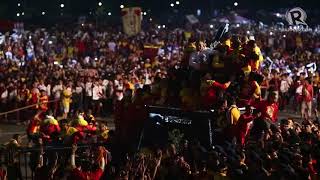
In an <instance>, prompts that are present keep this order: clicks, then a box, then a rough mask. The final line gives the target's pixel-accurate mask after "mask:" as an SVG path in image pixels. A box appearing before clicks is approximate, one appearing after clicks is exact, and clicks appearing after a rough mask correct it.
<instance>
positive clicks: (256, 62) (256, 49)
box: [254, 46, 263, 69]
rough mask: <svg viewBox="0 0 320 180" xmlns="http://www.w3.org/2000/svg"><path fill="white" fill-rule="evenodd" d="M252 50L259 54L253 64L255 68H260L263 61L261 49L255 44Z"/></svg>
mask: <svg viewBox="0 0 320 180" xmlns="http://www.w3.org/2000/svg"><path fill="white" fill-rule="evenodd" d="M254 52H255V53H256V54H257V55H258V56H259V59H258V61H255V64H254V66H255V69H259V68H260V64H261V63H262V61H263V56H262V54H261V50H260V48H259V47H258V46H256V47H255V48H254Z"/></svg>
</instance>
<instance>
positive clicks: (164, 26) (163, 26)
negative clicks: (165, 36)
mask: <svg viewBox="0 0 320 180" xmlns="http://www.w3.org/2000/svg"><path fill="white" fill-rule="evenodd" d="M151 20H152V19H151ZM161 27H162V28H166V25H162V26H161V25H158V29H161Z"/></svg>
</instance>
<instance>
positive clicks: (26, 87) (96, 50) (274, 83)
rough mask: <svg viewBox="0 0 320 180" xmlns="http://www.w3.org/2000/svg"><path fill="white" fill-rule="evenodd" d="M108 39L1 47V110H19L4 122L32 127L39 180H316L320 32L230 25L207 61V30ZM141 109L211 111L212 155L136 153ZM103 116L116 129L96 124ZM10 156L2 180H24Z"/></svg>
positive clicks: (52, 38) (183, 145)
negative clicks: (296, 115) (281, 115)
mask: <svg viewBox="0 0 320 180" xmlns="http://www.w3.org/2000/svg"><path fill="white" fill-rule="evenodd" d="M106 29H107V30H101V29H97V28H95V27H93V26H80V27H76V28H71V29H67V30H66V29H64V28H61V27H57V28H55V29H49V30H46V29H35V30H32V31H24V32H14V33H13V34H11V35H10V34H7V35H6V37H5V39H4V42H3V44H1V45H0V111H1V112H6V111H10V110H13V109H19V108H22V110H21V111H17V112H14V113H10V114H0V115H1V119H0V120H1V121H9V122H11V121H12V120H13V119H16V120H17V121H18V122H27V124H28V128H27V136H28V140H29V145H30V146H32V147H33V148H34V151H32V153H31V155H30V160H29V161H30V163H29V166H30V169H31V170H32V172H33V173H34V178H35V179H62V178H66V177H68V178H70V179H71V178H76V179H104V178H105V179H108V178H109V179H244V178H248V179H258V178H262V179H292V178H294V179H317V178H318V174H317V173H318V172H319V168H320V165H319V163H318V162H319V161H320V159H319V158H320V157H319V155H318V151H319V150H320V149H319V146H318V143H319V140H320V139H319V138H320V136H319V135H320V133H319V132H320V130H319V126H320V125H319V121H318V109H319V107H320V106H319V105H318V102H319V100H320V99H319V98H320V96H319V85H320V76H319V72H318V71H317V68H316V67H317V65H320V36H319V34H318V33H316V32H314V31H308V32H298V31H281V30H279V29H274V28H264V29H260V28H259V27H255V26H251V27H248V26H241V27H237V26H235V27H231V29H230V31H229V32H228V33H226V34H224V35H223V36H222V37H221V39H220V42H219V43H218V44H217V46H216V47H215V49H214V50H211V49H208V47H207V46H209V43H211V41H212V39H213V38H214V34H215V31H214V29H215V30H217V29H218V28H212V27H211V26H205V25H203V26H199V27H197V28H196V27H194V28H192V27H188V28H186V29H169V28H168V29H165V28H163V29H156V28H149V29H148V30H143V31H142V32H141V33H140V34H138V35H137V36H134V37H127V36H126V35H125V34H123V33H121V32H119V31H117V29H116V28H114V29H112V28H106ZM206 43H207V44H206ZM207 52H209V53H207ZM145 105H158V106H164V107H178V108H181V109H182V110H183V111H195V110H211V109H214V112H213V116H214V117H213V118H212V124H213V130H212V133H213V134H214V137H215V139H214V144H213V145H212V147H209V148H208V147H204V146H203V145H202V142H201V141H199V140H198V139H196V138H193V139H182V140H180V141H179V142H178V143H177V142H175V143H173V142H169V141H168V143H167V145H166V146H159V145H158V144H157V142H156V140H155V142H154V145H153V146H151V147H144V148H143V149H142V150H140V151H139V152H136V147H137V144H138V143H139V142H138V139H139V137H140V133H141V130H142V129H143V127H144V124H145V121H146V120H147V119H148V112H147V110H146V108H145ZM26 106H28V107H29V106H30V107H29V108H27V109H24V107H26ZM239 107H240V108H242V107H244V108H245V112H244V113H241V112H240V108H239ZM279 111H289V112H291V113H299V114H300V115H301V118H300V120H299V121H298V122H295V121H296V119H292V118H287V119H281V120H279V119H278V114H279ZM110 115H112V117H113V119H114V123H115V130H110V129H109V128H108V126H107V124H105V123H103V122H97V121H96V119H95V117H97V116H99V117H105V116H110ZM194 137H196V134H195V136H194ZM77 144H78V147H77ZM92 144H94V145H92ZM47 146H52V147H55V148H56V147H72V148H70V149H72V151H70V149H69V150H66V149H64V150H63V151H55V152H54V153H52V151H50V149H49V148H48V149H46V147H47ZM12 147H16V148H21V142H20V136H19V135H16V136H14V138H13V139H12V140H11V141H10V142H9V143H8V144H6V148H12ZM10 152H11V151H10ZM16 153H17V152H14V153H13V154H14V155H16ZM11 155H12V154H11ZM10 157H11V158H7V159H6V160H5V161H4V162H5V163H4V164H5V165H6V171H5V170H3V169H1V171H0V178H1V179H4V176H5V175H7V176H8V178H9V179H22V178H23V177H22V174H21V171H20V170H19V167H18V161H19V160H18V159H19V158H18V156H17V155H16V156H13V158H12V156H10Z"/></svg>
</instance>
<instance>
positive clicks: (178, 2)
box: [170, 1, 180, 7]
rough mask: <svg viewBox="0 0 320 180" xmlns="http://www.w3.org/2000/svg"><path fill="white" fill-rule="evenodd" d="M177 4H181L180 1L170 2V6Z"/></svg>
mask: <svg viewBox="0 0 320 180" xmlns="http://www.w3.org/2000/svg"><path fill="white" fill-rule="evenodd" d="M175 4H176V5H179V4H180V1H176V3H170V6H171V7H174V5H175Z"/></svg>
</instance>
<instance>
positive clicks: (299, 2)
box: [0, 0, 320, 19]
mask: <svg viewBox="0 0 320 180" xmlns="http://www.w3.org/2000/svg"><path fill="white" fill-rule="evenodd" d="M100 1H101V2H102V3H103V7H104V9H105V11H106V12H109V11H110V12H112V14H113V15H116V14H118V13H119V12H120V8H119V6H120V4H124V5H126V6H141V7H142V8H143V10H150V13H149V14H150V15H152V16H154V17H161V16H164V15H168V14H169V13H172V12H173V8H171V7H170V3H175V1H176V0H100ZM179 1H180V5H179V7H177V6H175V7H177V9H178V10H179V12H183V13H185V14H189V13H193V14H195V13H196V10H197V9H201V11H202V13H203V14H205V15H209V14H210V12H212V11H213V9H220V10H225V11H230V10H233V9H246V10H248V12H249V14H250V13H252V14H254V13H255V12H256V11H257V10H259V9H265V10H268V11H272V10H277V9H279V8H292V7H296V6H299V7H301V8H303V9H313V11H315V10H318V11H319V9H320V0H179ZM235 1H237V2H238V3H239V5H238V7H236V8H235V7H234V6H233V3H234V2H235ZM98 2H99V0H0V17H1V18H2V19H3V18H8V19H12V18H16V14H17V13H18V12H20V13H21V12H25V14H26V15H25V18H26V19H27V17H29V18H35V17H38V16H39V15H41V12H42V11H46V14H47V16H57V15H60V13H61V12H63V13H64V14H69V15H70V16H71V15H72V16H79V15H88V14H89V12H90V11H95V10H96V9H97V7H98ZM18 3H21V6H20V7H18V5H17V4H18ZM60 3H64V4H65V7H64V8H63V10H62V11H61V8H60V7H59V4H60Z"/></svg>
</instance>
